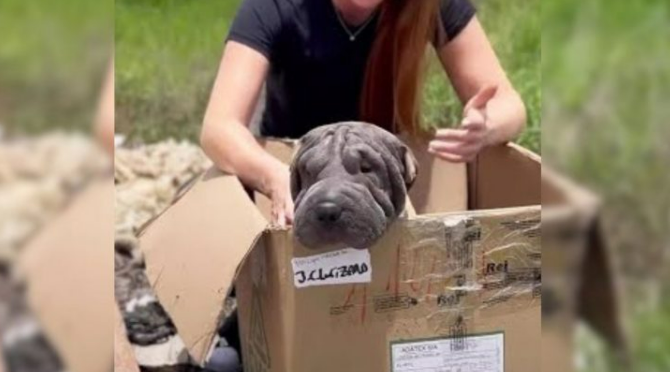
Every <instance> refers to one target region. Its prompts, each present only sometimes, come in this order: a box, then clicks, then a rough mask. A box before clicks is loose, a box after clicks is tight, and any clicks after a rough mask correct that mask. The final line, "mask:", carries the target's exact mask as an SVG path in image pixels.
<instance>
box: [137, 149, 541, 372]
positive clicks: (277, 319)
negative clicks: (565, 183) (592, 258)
mask: <svg viewBox="0 0 670 372" xmlns="http://www.w3.org/2000/svg"><path fill="white" fill-rule="evenodd" d="M261 142H262V144H263V146H264V147H265V148H266V149H267V150H268V151H270V152H271V153H272V154H274V155H275V156H277V157H278V158H280V159H282V160H284V161H286V162H288V161H290V158H291V155H292V153H293V151H294V148H295V146H296V142H291V141H278V140H263V141H261ZM408 143H409V144H410V146H411V147H412V148H413V150H414V153H415V155H416V157H417V159H418V161H419V164H420V165H419V177H418V179H417V181H416V183H415V185H414V187H413V189H412V190H411V193H410V198H411V200H412V202H413V204H414V208H415V209H416V211H417V213H418V215H417V216H416V217H413V218H410V219H401V220H399V221H397V222H396V223H395V224H394V225H393V226H392V227H391V228H390V229H389V231H388V232H387V234H386V235H385V236H384V237H383V238H382V239H381V240H380V241H379V242H378V243H377V244H376V245H375V246H373V247H370V249H369V250H365V251H355V252H351V251H346V252H345V251H338V252H315V251H311V250H308V249H305V248H304V247H302V246H300V245H299V244H298V243H297V242H295V241H294V239H293V237H292V234H291V231H290V230H280V229H269V228H267V226H268V224H267V220H266V218H265V217H264V213H265V215H267V204H268V202H267V200H265V199H264V198H262V197H257V198H256V201H257V203H256V204H254V203H253V202H252V201H251V199H250V198H249V196H248V194H247V193H246V192H245V190H244V188H243V187H242V185H241V184H240V183H239V181H238V180H237V179H236V178H235V177H232V176H229V175H224V174H222V173H220V172H218V171H216V170H210V171H209V172H207V174H205V175H204V176H203V178H202V179H201V180H200V181H199V182H197V183H196V184H195V185H194V186H193V187H192V189H191V190H189V191H188V192H187V193H185V195H183V197H182V198H181V199H180V200H178V201H177V202H176V203H175V204H174V205H173V206H172V207H171V208H169V209H168V210H167V211H166V212H165V213H164V214H163V215H162V216H160V217H159V218H157V219H156V220H155V221H154V222H153V223H152V224H151V225H150V226H149V227H148V228H147V229H146V230H145V231H144V233H143V234H142V236H141V238H140V240H141V242H140V243H141V244H140V246H141V247H142V249H143V250H144V252H145V257H146V262H147V271H148V275H149V277H150V280H151V281H152V283H153V286H154V288H155V290H156V292H157V295H158V297H159V299H160V301H161V303H162V304H163V305H164V306H165V307H166V309H167V311H168V313H169V314H170V315H171V316H172V318H173V320H174V322H175V324H176V326H177V328H178V330H179V333H180V335H181V336H182V338H183V339H184V342H185V344H186V345H187V347H188V348H189V350H190V352H191V354H192V356H193V357H194V358H195V360H197V361H198V362H203V361H204V360H206V358H207V356H208V354H209V353H210V352H211V349H212V347H213V345H214V344H215V342H216V330H217V328H218V326H219V325H220V323H221V321H222V318H223V316H224V314H223V304H224V299H225V298H226V296H227V295H228V294H229V293H230V291H231V289H232V288H233V283H234V282H236V285H237V291H236V292H237V298H238V303H239V314H240V324H241V333H242V335H241V337H242V343H243V349H244V350H243V351H244V353H243V359H244V363H245V370H249V371H273V372H280V371H284V372H289V371H290V372H302V371H315V370H318V371H323V372H331V371H332V372H335V371H337V372H341V371H352V372H358V371H361V372H362V371H396V372H402V371H410V370H413V368H417V366H424V367H425V368H433V369H434V370H439V369H438V368H440V367H443V366H446V365H449V366H454V365H461V366H462V368H463V370H470V369H467V368H480V369H481V368H482V367H481V366H484V367H483V368H484V369H482V370H486V371H503V370H506V371H538V370H539V369H540V345H541V343H540V341H541V335H540V333H541V324H540V307H541V306H540V280H541V275H540V270H541V247H540V242H541V241H540V209H541V208H540V201H541V187H540V183H541V180H540V173H541V165H540V159H539V157H538V156H536V155H534V154H532V153H530V152H528V151H526V150H524V149H522V148H520V147H518V146H516V145H508V146H501V147H499V148H494V149H490V150H488V151H486V152H485V153H484V154H482V155H481V156H480V158H479V160H478V161H477V162H476V163H475V164H473V165H472V166H470V167H466V166H464V165H454V164H449V163H446V162H442V161H439V160H435V159H434V158H433V157H431V156H430V155H429V154H427V153H426V152H425V148H426V146H425V143H422V142H420V141H414V142H408ZM324 253H326V254H325V255H323V256H319V255H321V254H324ZM315 256H318V257H315ZM338 260H340V261H338ZM342 260H343V261H342ZM333 262H335V263H337V264H339V263H340V262H344V265H345V266H346V265H356V264H358V265H359V266H358V267H362V266H361V265H362V264H365V265H367V267H368V268H369V270H367V271H366V272H365V273H360V272H358V273H356V275H353V277H348V278H346V279H343V280H339V281H337V280H336V281H335V282H336V283H334V285H323V286H321V285H319V284H323V283H311V284H317V285H316V286H310V287H307V288H298V287H302V284H301V283H300V281H301V280H300V276H301V275H302V274H300V273H299V271H300V270H299V268H298V267H299V266H300V265H322V264H323V265H331V264H333ZM294 264H296V265H297V266H296V269H295V271H294V267H293V265H294ZM303 267H304V266H303ZM324 267H326V266H324ZM359 274H360V275H359ZM342 282H346V283H342ZM328 284H333V283H328ZM427 370H431V369H427ZM471 370H473V371H475V370H477V369H471Z"/></svg>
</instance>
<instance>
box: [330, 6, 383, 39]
mask: <svg viewBox="0 0 670 372" xmlns="http://www.w3.org/2000/svg"><path fill="white" fill-rule="evenodd" d="M335 14H337V19H338V20H339V21H340V25H342V29H344V31H345V32H346V33H347V35H349V40H350V41H352V42H353V41H356V38H357V37H358V35H360V34H361V32H363V31H364V30H365V29H366V28H367V27H368V25H369V24H370V23H371V22H372V20H373V19H374V18H375V15H377V11H376V10H375V11H374V12H372V14H371V15H370V17H368V19H367V21H365V23H363V24H362V25H361V26H359V27H358V30H356V31H355V32H352V31H351V30H350V29H349V26H347V23H346V22H345V21H344V19H342V15H341V14H340V12H339V11H338V10H337V8H336V9H335Z"/></svg>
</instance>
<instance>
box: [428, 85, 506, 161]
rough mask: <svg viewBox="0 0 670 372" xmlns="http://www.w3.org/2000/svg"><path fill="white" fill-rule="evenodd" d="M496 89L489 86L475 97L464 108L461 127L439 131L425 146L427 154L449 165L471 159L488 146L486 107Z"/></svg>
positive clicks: (488, 129)
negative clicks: (426, 146) (447, 162)
mask: <svg viewBox="0 0 670 372" xmlns="http://www.w3.org/2000/svg"><path fill="white" fill-rule="evenodd" d="M497 90H498V87H497V86H488V87H485V88H483V89H481V90H480V91H479V92H478V93H477V94H475V96H474V97H472V98H471V99H470V100H469V101H468V103H467V104H466V105H465V108H464V109H463V120H462V121H461V126H460V128H457V129H438V130H437V131H436V133H435V138H434V139H433V140H432V141H431V142H430V143H429V145H428V152H429V153H431V154H433V155H435V156H437V157H438V158H440V159H443V160H446V161H449V162H452V163H465V162H469V161H472V160H474V159H475V158H476V157H477V154H479V152H480V151H481V150H482V149H483V148H484V147H486V146H487V145H488V144H489V139H490V138H489V137H490V135H489V134H490V133H489V132H490V128H489V125H488V117H487V116H488V115H487V105H488V103H489V101H490V100H491V99H492V98H493V97H494V96H495V95H496V92H497Z"/></svg>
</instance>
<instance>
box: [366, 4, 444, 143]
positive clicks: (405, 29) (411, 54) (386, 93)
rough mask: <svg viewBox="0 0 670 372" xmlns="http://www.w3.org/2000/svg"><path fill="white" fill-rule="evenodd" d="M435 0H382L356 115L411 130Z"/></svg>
mask: <svg viewBox="0 0 670 372" xmlns="http://www.w3.org/2000/svg"><path fill="white" fill-rule="evenodd" d="M439 7H440V3H439V1H438V0H385V1H384V3H383V4H382V9H381V14H380V22H379V26H378V30H377V36H376V39H375V42H374V44H373V46H372V50H371V52H370V57H369V59H368V65H367V70H366V74H365V81H364V83H363V90H362V97H361V119H362V120H365V121H367V122H370V123H373V124H377V125H379V126H382V127H384V128H386V129H388V130H391V131H393V132H395V133H399V132H409V133H411V134H417V133H419V132H420V129H421V101H422V91H423V80H424V79H423V78H424V75H425V74H424V72H425V63H424V62H425V57H426V46H427V45H428V43H429V42H430V41H431V40H433V38H434V37H435V35H436V33H435V32H436V26H437V20H438V12H439Z"/></svg>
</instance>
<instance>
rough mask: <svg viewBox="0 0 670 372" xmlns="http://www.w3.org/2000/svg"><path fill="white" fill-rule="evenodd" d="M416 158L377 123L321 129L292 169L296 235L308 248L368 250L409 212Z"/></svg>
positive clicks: (310, 136) (304, 141)
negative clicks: (392, 224) (397, 219)
mask: <svg viewBox="0 0 670 372" xmlns="http://www.w3.org/2000/svg"><path fill="white" fill-rule="evenodd" d="M416 169H417V164H416V159H415V158H414V156H413V155H412V153H411V151H410V150H409V148H408V147H407V146H405V145H404V144H403V143H402V142H401V141H400V140H399V139H398V138H396V137H395V136H394V135H393V134H391V133H389V132H387V131H386V130H384V129H382V128H380V127H377V126H375V125H373V124H368V123H361V122H344V123H337V124H331V125H326V126H322V127H319V128H316V129H314V130H312V131H310V132H309V133H307V134H306V135H305V136H304V137H303V138H302V139H301V140H300V148H299V150H298V152H297V153H296V155H295V157H294V159H293V164H292V165H291V193H292V195H293V200H294V201H295V208H296V209H295V221H294V231H295V236H296V238H297V239H298V241H299V242H300V243H302V244H303V245H305V246H306V247H309V248H344V247H353V248H359V249H362V248H369V247H370V246H371V245H372V244H374V242H375V241H376V240H377V239H378V238H379V237H381V236H382V235H383V234H384V232H385V231H386V229H387V228H388V226H389V225H390V224H391V223H392V222H393V221H394V220H395V219H396V218H398V216H399V215H400V214H401V213H402V212H403V211H404V209H405V201H406V197H407V191H408V190H409V188H410V187H411V186H412V183H413V182H414V180H415V178H416V174H417V170H416Z"/></svg>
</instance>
